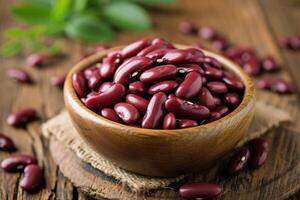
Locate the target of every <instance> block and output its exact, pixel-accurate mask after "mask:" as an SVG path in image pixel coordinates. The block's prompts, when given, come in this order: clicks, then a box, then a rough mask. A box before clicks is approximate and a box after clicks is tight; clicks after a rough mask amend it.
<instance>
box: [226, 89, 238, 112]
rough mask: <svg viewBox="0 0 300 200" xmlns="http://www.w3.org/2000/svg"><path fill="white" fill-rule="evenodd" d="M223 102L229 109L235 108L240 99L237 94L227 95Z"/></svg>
mask: <svg viewBox="0 0 300 200" xmlns="http://www.w3.org/2000/svg"><path fill="white" fill-rule="evenodd" d="M224 102H225V104H226V105H227V106H229V107H230V108H236V107H237V106H238V105H239V104H240V103H241V98H240V96H239V95H238V94H237V93H227V94H226V95H225V97H224Z"/></svg>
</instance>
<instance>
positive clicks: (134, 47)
mask: <svg viewBox="0 0 300 200" xmlns="http://www.w3.org/2000/svg"><path fill="white" fill-rule="evenodd" d="M149 45H150V41H149V40H146V39H143V40H139V41H136V42H133V43H131V44H129V45H127V46H126V47H124V48H123V49H122V50H121V55H122V57H123V58H124V59H126V58H130V57H132V56H135V55H137V54H138V53H139V52H140V51H141V50H143V49H144V48H146V47H147V46H149Z"/></svg>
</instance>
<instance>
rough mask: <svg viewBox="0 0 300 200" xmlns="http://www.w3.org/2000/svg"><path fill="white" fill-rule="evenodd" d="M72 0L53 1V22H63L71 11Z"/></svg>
mask: <svg viewBox="0 0 300 200" xmlns="http://www.w3.org/2000/svg"><path fill="white" fill-rule="evenodd" d="M71 3H72V0H55V4H54V7H53V9H52V13H51V17H52V19H53V20H54V21H63V20H64V19H65V18H66V16H67V15H68V14H69V11H70V10H71Z"/></svg>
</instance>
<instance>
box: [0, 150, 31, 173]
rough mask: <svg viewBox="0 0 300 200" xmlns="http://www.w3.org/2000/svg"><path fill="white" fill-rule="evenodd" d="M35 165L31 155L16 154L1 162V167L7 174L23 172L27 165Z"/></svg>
mask: <svg viewBox="0 0 300 200" xmlns="http://www.w3.org/2000/svg"><path fill="white" fill-rule="evenodd" d="M36 163H37V159H36V158H35V157H33V156H31V155H26V154H16V155H12V156H10V157H7V158H5V159H4V160H2V162H1V167H2V168H3V169H4V170H5V171H7V172H15V171H20V170H23V169H24V167H26V166H27V165H30V164H36Z"/></svg>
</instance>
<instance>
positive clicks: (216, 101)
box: [214, 96, 223, 106]
mask: <svg viewBox="0 0 300 200" xmlns="http://www.w3.org/2000/svg"><path fill="white" fill-rule="evenodd" d="M214 103H215V105H216V106H221V105H222V104H223V102H222V100H221V98H219V97H217V96H214Z"/></svg>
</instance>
